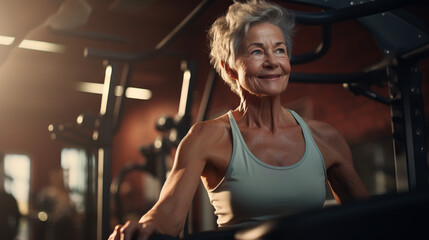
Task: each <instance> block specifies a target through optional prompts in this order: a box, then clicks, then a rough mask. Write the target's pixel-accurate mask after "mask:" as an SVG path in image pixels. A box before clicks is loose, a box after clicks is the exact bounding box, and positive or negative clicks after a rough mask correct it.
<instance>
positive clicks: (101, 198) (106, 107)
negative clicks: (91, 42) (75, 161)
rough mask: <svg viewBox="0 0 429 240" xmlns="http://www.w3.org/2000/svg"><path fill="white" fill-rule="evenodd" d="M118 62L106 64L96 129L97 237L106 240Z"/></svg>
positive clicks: (108, 225)
mask: <svg viewBox="0 0 429 240" xmlns="http://www.w3.org/2000/svg"><path fill="white" fill-rule="evenodd" d="M118 68H119V63H117V62H111V63H108V65H107V66H106V74H105V79H104V91H103V95H102V100H101V107H100V117H101V118H100V120H101V121H100V128H99V130H98V134H99V135H98V141H99V143H100V148H99V149H98V201H97V205H98V207H97V213H98V214H97V239H98V240H106V239H107V238H108V237H109V233H110V182H111V179H112V173H111V172H112V138H113V132H114V127H113V126H114V121H115V118H114V110H115V98H116V96H115V87H116V85H117V82H118V81H119V78H120V74H119V71H118Z"/></svg>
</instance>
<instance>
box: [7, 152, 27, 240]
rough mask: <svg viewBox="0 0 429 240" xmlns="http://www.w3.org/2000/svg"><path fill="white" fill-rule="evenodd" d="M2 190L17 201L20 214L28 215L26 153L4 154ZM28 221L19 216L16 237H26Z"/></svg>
mask: <svg viewBox="0 0 429 240" xmlns="http://www.w3.org/2000/svg"><path fill="white" fill-rule="evenodd" d="M4 173H5V176H6V178H5V181H4V190H5V191H6V192H7V193H9V194H12V195H13V196H14V197H15V199H16V201H17V202H18V208H19V212H20V213H21V215H24V216H25V215H28V209H29V203H28V200H29V195H30V158H29V157H28V156H27V155H20V154H6V155H5V156H4ZM28 235H29V234H28V221H27V220H26V219H25V218H21V221H20V226H19V232H18V236H17V238H16V239H28Z"/></svg>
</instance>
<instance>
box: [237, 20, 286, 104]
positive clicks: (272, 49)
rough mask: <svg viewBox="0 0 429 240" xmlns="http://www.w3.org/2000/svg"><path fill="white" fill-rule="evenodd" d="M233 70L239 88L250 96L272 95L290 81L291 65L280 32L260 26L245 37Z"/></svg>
mask: <svg viewBox="0 0 429 240" xmlns="http://www.w3.org/2000/svg"><path fill="white" fill-rule="evenodd" d="M235 66H236V70H232V72H233V74H231V75H232V76H231V77H232V78H233V79H237V80H238V81H239V83H240V85H241V86H242V88H243V89H244V90H245V91H246V92H248V93H250V94H253V95H258V96H275V95H278V94H280V93H281V92H283V91H284V90H285V89H286V87H287V84H288V82H289V75H290V72H291V66H290V62H289V57H288V55H287V49H286V43H285V40H284V36H283V33H282V31H281V30H280V28H279V27H277V26H276V25H273V24H271V23H259V24H256V25H254V26H252V28H250V29H249V31H248V33H247V35H246V36H245V37H244V39H243V41H242V43H241V48H240V49H239V53H238V56H237V59H236V62H235Z"/></svg>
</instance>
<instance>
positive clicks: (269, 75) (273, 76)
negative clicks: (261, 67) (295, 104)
mask: <svg viewBox="0 0 429 240" xmlns="http://www.w3.org/2000/svg"><path fill="white" fill-rule="evenodd" d="M281 76H282V74H267V75H261V76H259V78H261V79H266V80H271V79H277V78H280V77H281Z"/></svg>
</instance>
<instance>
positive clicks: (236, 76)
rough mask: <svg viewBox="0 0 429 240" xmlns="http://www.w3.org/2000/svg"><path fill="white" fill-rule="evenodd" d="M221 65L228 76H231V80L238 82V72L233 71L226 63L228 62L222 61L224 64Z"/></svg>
mask: <svg viewBox="0 0 429 240" xmlns="http://www.w3.org/2000/svg"><path fill="white" fill-rule="evenodd" d="M220 65H221V66H222V68H223V69H225V72H226V74H228V76H229V77H230V78H232V79H234V80H238V74H237V72H236V71H235V70H234V69H232V68H231V67H230V66H229V65H228V63H226V62H224V61H222V62H221V63H220Z"/></svg>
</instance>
